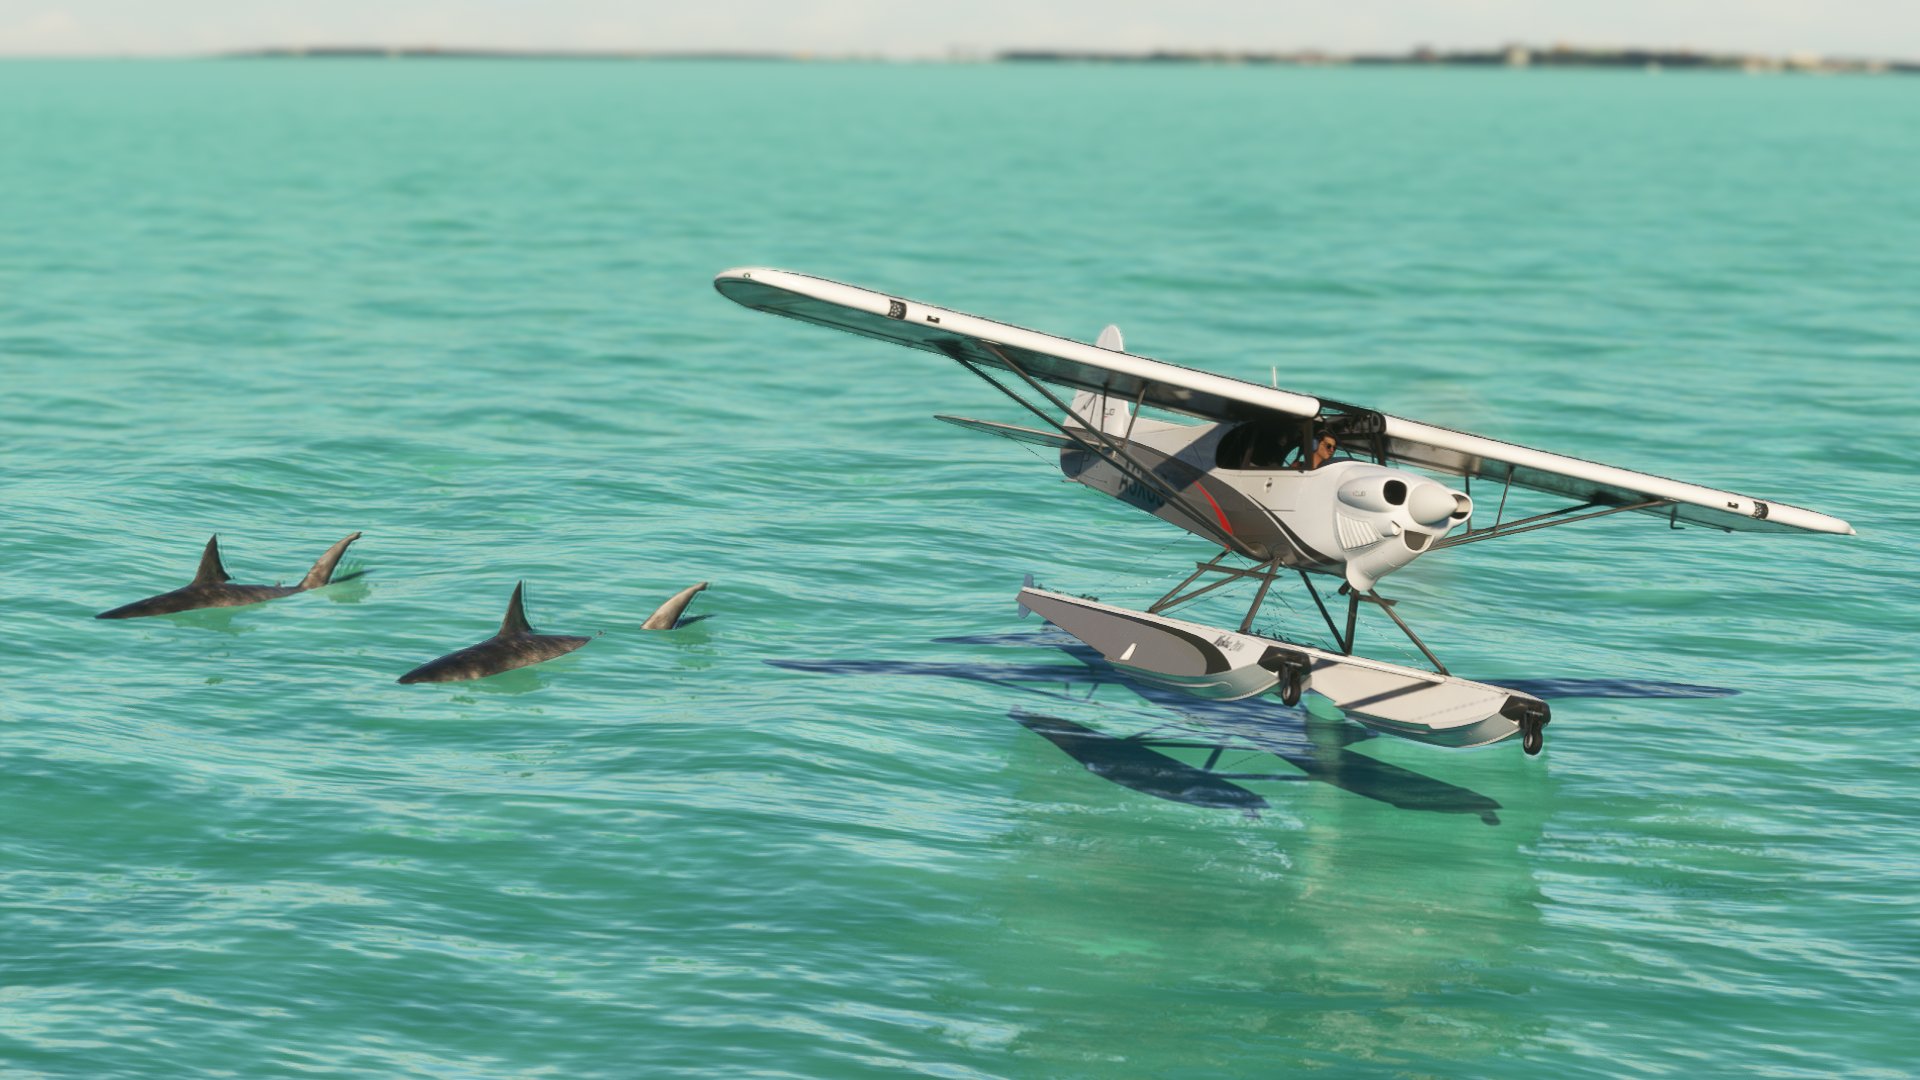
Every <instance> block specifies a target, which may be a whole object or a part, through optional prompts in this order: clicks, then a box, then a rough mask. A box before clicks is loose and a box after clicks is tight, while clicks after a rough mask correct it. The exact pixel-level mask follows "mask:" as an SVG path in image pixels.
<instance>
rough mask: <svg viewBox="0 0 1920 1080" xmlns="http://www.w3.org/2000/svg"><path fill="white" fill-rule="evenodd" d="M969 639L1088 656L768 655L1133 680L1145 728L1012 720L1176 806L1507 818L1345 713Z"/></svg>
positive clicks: (1076, 695) (1067, 695)
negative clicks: (1304, 799) (1243, 767)
mask: <svg viewBox="0 0 1920 1080" xmlns="http://www.w3.org/2000/svg"><path fill="white" fill-rule="evenodd" d="M949 640H951V639H949ZM965 643H967V644H1019V645H1050V646H1052V647H1054V648H1057V649H1060V650H1061V651H1062V652H1065V653H1067V654H1068V655H1069V656H1072V657H1074V658H1075V659H1076V660H1079V661H1080V662H1081V664H1082V667H1081V668H1078V669H1076V668H1072V667H1064V666H1062V665H1060V664H1055V663H965V662H929V661H915V660H766V661H764V663H766V664H768V665H770V666H772V667H777V668H781V669H783V670H787V671H807V672H816V673H820V674H836V675H915V676H924V677H935V678H948V679H965V680H967V681H970V682H982V683H988V684H991V685H996V686H1006V687H1009V688H1011V689H1015V690H1019V691H1021V692H1024V693H1031V694H1038V695H1041V696H1044V697H1047V698H1050V699H1053V700H1057V701H1065V702H1069V703H1073V704H1084V703H1085V702H1086V701H1087V700H1088V699H1090V698H1092V697H1093V696H1094V694H1095V693H1096V692H1097V691H1098V690H1099V689H1100V688H1101V687H1103V686H1109V685H1118V686H1124V687H1126V688H1127V689H1129V690H1131V691H1132V692H1133V693H1135V694H1137V695H1139V696H1140V697H1141V698H1143V699H1145V701H1146V702H1147V703H1149V704H1151V705H1155V706H1159V708H1158V709H1154V710H1145V709H1134V708H1126V707H1116V706H1113V705H1111V704H1109V705H1108V706H1107V707H1108V709H1109V711H1110V712H1116V713H1131V714H1133V715H1134V716H1137V717H1140V718H1142V719H1146V720H1150V721H1152V722H1153V724H1152V726H1151V727H1149V728H1147V729H1146V730H1144V731H1142V732H1141V733H1139V734H1136V735H1133V736H1129V737H1126V738H1116V737H1113V736H1109V735H1105V734H1103V733H1101V732H1098V731H1095V730H1093V729H1092V728H1087V727H1084V726H1082V725H1079V724H1075V723H1073V722H1072V721H1067V720H1062V719H1060V718H1058V717H1051V716H1042V715H1039V714H1036V713H1031V712H1029V711H1027V710H1025V709H1015V710H1014V711H1013V714H1012V717H1013V719H1014V720H1015V721H1017V722H1019V723H1021V724H1022V725H1023V726H1025V727H1026V728H1027V729H1028V730H1030V731H1033V732H1034V733H1035V734H1037V735H1040V736H1041V737H1043V738H1045V739H1047V741H1049V742H1051V743H1053V744H1054V745H1055V746H1057V747H1059V748H1060V749H1061V750H1062V751H1063V752H1065V753H1066V754H1067V755H1068V756H1070V757H1072V758H1074V760H1076V761H1079V762H1080V763H1081V764H1082V765H1085V766H1086V767H1087V769H1088V770H1089V771H1091V772H1093V773H1094V774H1096V775H1099V776H1103V777H1105V778H1107V779H1109V780H1112V781H1114V782H1115V783H1118V784H1121V785H1123V786H1126V787H1129V788H1132V789H1133V790H1135V791H1141V792H1144V793H1146V794H1149V795H1155V796H1158V797H1160V798H1163V799H1172V800H1173V801H1176V802H1185V803H1189V804H1192V805H1197V806H1213V807H1230V808H1233V809H1238V810H1247V811H1250V812H1251V811H1257V810H1258V809H1259V808H1260V806H1264V805H1266V800H1265V799H1264V798H1263V797H1261V796H1260V795H1258V794H1257V793H1255V792H1252V791H1249V790H1247V789H1245V788H1241V787H1239V786H1238V785H1237V784H1233V783H1231V781H1232V780H1235V779H1240V780H1247V781H1250V782H1251V781H1266V780H1309V781H1317V782H1320V783H1325V784H1331V785H1333V786H1334V787H1338V788H1340V789H1341V790H1343V791H1347V792H1351V793H1352V794H1355V795H1359V796H1361V797H1362V798H1367V799H1373V800H1375V801H1377V802H1383V803H1386V804H1388V805H1390V806H1396V807H1400V808H1401V809H1405V810H1418V811H1424V812H1427V813H1439V814H1472V815H1474V816H1477V817H1479V818H1480V819H1481V820H1482V821H1484V822H1486V823H1487V824H1489V825H1497V824H1499V823H1500V819H1499V814H1498V812H1499V810H1500V803H1499V802H1498V801H1497V800H1495V799H1492V798H1490V797H1488V796H1486V795H1482V794H1480V793H1479V792H1477V791H1473V790H1471V789H1469V788H1464V787H1461V786H1459V785H1457V784H1450V783H1448V782H1446V781H1444V780H1439V779H1436V778H1434V777H1431V776H1427V775H1426V774H1424V773H1418V772H1415V771H1413V770H1411V769H1407V768H1403V767H1401V766H1398V765H1393V764H1389V763H1387V762H1384V761H1380V760H1377V759H1375V758H1372V757H1369V756H1368V755H1366V754H1357V753H1353V752H1352V751H1349V750H1348V749H1346V747H1347V746H1348V745H1350V744H1352V743H1355V742H1364V741H1366V740H1368V739H1372V738H1375V737H1376V736H1374V735H1373V734H1372V733H1371V732H1368V731H1366V730H1364V729H1362V728H1359V727H1357V726H1355V725H1353V724H1348V723H1346V722H1345V721H1341V720H1323V719H1320V718H1318V717H1314V716H1312V715H1311V714H1309V713H1308V712H1307V711H1306V710H1305V709H1302V708H1288V707H1287V706H1285V705H1282V704H1281V703H1280V701H1279V699H1277V698H1271V697H1263V698H1252V699H1247V700H1243V701H1207V700H1203V699H1200V698H1194V697H1190V696H1188V695H1186V694H1182V693H1180V692H1178V691H1175V690H1169V689H1167V688H1165V687H1160V686H1154V685H1152V684H1150V683H1144V682H1139V681H1137V680H1134V679H1132V678H1129V677H1128V676H1127V675H1126V674H1125V673H1124V672H1123V671H1121V670H1119V669H1117V668H1115V667H1114V666H1113V665H1111V664H1109V663H1107V662H1106V660H1105V659H1103V658H1102V657H1101V656H1100V654H1099V653H1098V652H1095V651H1094V650H1092V649H1090V648H1088V647H1086V646H1085V645H1082V644H1081V643H1080V642H1079V641H1078V640H1076V639H1074V638H1071V637H1068V636H1067V635H1065V634H1060V635H1057V639H1056V638H1055V636H1054V635H1047V634H1041V635H1033V634H1020V635H1008V636H1007V637H1006V638H1004V639H998V638H996V639H993V640H991V641H988V640H982V639H968V640H967V641H966V642H965ZM1034 684H1039V685H1038V686H1036V685H1034ZM1040 687H1057V688H1058V689H1051V690H1050V689H1042V688H1040ZM1169 712H1170V713H1172V714H1173V716H1172V717H1171V718H1169V717H1168V716H1167V715H1166V714H1167V713H1169ZM1036 723H1037V725H1038V726H1036ZM1170 729H1171V730H1170ZM1155 747H1167V748H1175V747H1179V748H1188V749H1206V748H1211V749H1213V750H1214V751H1215V753H1214V754H1213V756H1212V760H1217V759H1218V757H1219V755H1220V752H1225V751H1238V752H1243V753H1244V752H1249V751H1253V752H1261V753H1267V754H1272V755H1273V756H1274V757H1277V758H1279V759H1280V760H1282V761H1285V762H1286V763H1287V764H1289V765H1292V766H1293V767H1294V768H1296V769H1299V770H1300V772H1301V773H1302V775H1300V776H1297V777H1289V776H1281V775H1266V774H1216V773H1212V772H1211V770H1210V769H1203V768H1196V767H1195V766H1191V765H1187V764H1186V763H1184V762H1181V761H1179V760H1177V759H1175V758H1172V757H1170V756H1168V755H1166V754H1162V753H1160V752H1159V751H1158V750H1156V749H1154V748H1155ZM1212 760H1210V761H1209V763H1208V764H1209V765H1211V764H1212ZM1195 774H1197V776H1196V775H1195ZM1203 778H1210V779H1203ZM1236 792H1242V793H1244V794H1239V793H1236ZM1249 797H1251V798H1252V799H1258V800H1259V805H1255V804H1254V803H1252V802H1251V801H1249Z"/></svg>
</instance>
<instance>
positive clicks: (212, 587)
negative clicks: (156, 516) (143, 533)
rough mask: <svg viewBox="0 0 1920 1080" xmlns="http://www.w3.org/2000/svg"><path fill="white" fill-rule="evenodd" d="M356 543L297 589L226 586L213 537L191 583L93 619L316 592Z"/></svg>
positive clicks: (334, 551) (337, 548) (329, 556)
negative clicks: (311, 590) (341, 557)
mask: <svg viewBox="0 0 1920 1080" xmlns="http://www.w3.org/2000/svg"><path fill="white" fill-rule="evenodd" d="M358 539H360V534H359V533H354V534H353V535H352V536H349V537H347V538H346V539H345V540H342V541H340V542H339V543H337V544H335V545H333V546H332V547H330V548H328V549H327V551H326V554H324V555H321V556H320V559H319V561H318V562H316V563H314V564H313V569H311V570H309V571H307V576H306V577H304V578H302V579H301V580H300V584H298V585H293V586H286V585H232V584H229V582H230V581H232V578H231V577H230V576H229V575H228V574H227V568H226V567H224V566H222V565H220V537H219V536H217V535H216V536H214V537H213V538H212V539H210V540H208V541H207V548H206V550H205V551H203V552H201V553H200V571H199V572H198V573H196V574H194V575H193V581H192V582H190V583H189V584H187V585H185V586H183V587H181V588H178V589H175V590H173V591H172V592H167V593H161V594H160V595H158V596H149V597H147V598H146V599H145V600H135V601H134V602H133V603H131V604H123V605H122V606H120V607H117V608H114V609H113V610H112V611H103V612H101V613H100V614H98V615H95V616H94V618H96V619H137V618H140V617H141V616H144V615H172V614H174V613H175V612H179V611H193V610H195V609H197V608H214V607H239V606H241V605H242V604H258V603H260V602H261V601H262V600H273V599H277V598H279V597H282V596H292V595H293V594H294V593H297V592H306V591H307V590H308V589H317V588H319V587H320V586H322V585H325V584H326V583H327V582H329V581H331V580H333V568H334V567H336V566H338V565H340V556H342V555H344V554H346V552H347V545H348V544H351V543H353V542H354V541H355V540H358Z"/></svg>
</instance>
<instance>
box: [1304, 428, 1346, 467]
mask: <svg viewBox="0 0 1920 1080" xmlns="http://www.w3.org/2000/svg"><path fill="white" fill-rule="evenodd" d="M1338 445H1339V443H1337V442H1335V441H1334V438H1333V436H1331V435H1328V434H1324V433H1322V434H1321V436H1320V439H1319V441H1317V442H1315V443H1314V444H1313V460H1312V461H1311V462H1310V464H1309V467H1310V468H1315V469H1317V468H1319V467H1320V466H1322V465H1325V464H1326V463H1327V462H1328V461H1330V460H1332V458H1333V450H1334V447H1336V446H1338Z"/></svg>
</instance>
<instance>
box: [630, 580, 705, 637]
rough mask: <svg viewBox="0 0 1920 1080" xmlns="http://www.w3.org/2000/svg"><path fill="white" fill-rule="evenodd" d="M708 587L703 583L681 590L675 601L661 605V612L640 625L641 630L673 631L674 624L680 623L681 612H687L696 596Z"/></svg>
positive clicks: (676, 594)
mask: <svg viewBox="0 0 1920 1080" xmlns="http://www.w3.org/2000/svg"><path fill="white" fill-rule="evenodd" d="M706 587H707V583H706V582H704V581H703V582H701V583H700V584H698V585H689V586H688V587H686V588H684V589H681V590H680V591H679V592H677V593H674V594H673V599H671V600H669V601H667V602H666V603H664V604H661V605H660V608H659V610H657V611H655V612H654V613H653V614H651V615H649V616H647V621H646V622H643V623H641V624H640V629H642V630H671V629H673V627H674V624H676V623H678V622H679V621H680V614H681V612H684V611H686V610H687V605H688V604H691V603H693V598H694V595H695V594H697V593H698V592H700V590H702V589H704V588H706ZM702 618H705V616H702Z"/></svg>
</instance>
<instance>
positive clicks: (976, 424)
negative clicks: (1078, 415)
mask: <svg viewBox="0 0 1920 1080" xmlns="http://www.w3.org/2000/svg"><path fill="white" fill-rule="evenodd" d="M934 419H935V420H945V421H946V422H947V423H949V424H953V425H955V426H956V427H963V428H966V429H967V430H968V431H984V432H986V433H987V434H989V435H998V436H1000V437H1001V438H1003V439H1012V440H1013V441H1014V442H1023V443H1032V444H1033V445H1034V446H1051V447H1053V448H1054V449H1056V450H1065V449H1067V448H1068V447H1070V446H1072V445H1073V443H1071V442H1069V441H1068V440H1067V437H1066V436H1064V435H1061V434H1058V433H1057V432H1052V431H1040V430H1038V429H1036V428H1024V427H1017V426H1015V425H1013V424H996V423H994V422H993V421H991V420H969V419H967V418H966V417H964V416H936V417H934Z"/></svg>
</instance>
